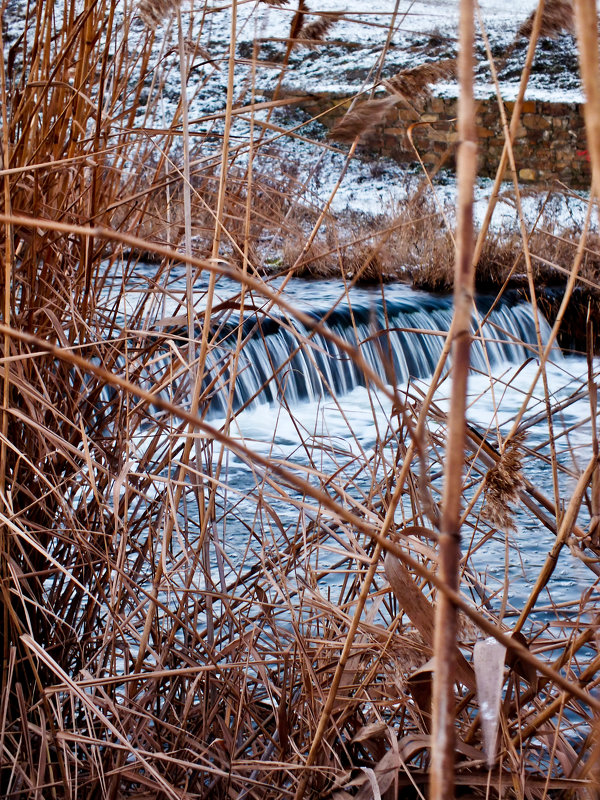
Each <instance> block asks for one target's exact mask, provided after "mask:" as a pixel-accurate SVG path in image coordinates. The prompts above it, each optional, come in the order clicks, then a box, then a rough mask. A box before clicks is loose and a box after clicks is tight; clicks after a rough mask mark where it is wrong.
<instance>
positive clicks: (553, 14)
mask: <svg viewBox="0 0 600 800" xmlns="http://www.w3.org/2000/svg"><path fill="white" fill-rule="evenodd" d="M534 17H535V12H533V13H532V14H530V16H529V17H527V19H526V20H525V22H524V23H523V24H522V25H521V27H520V28H519V31H518V33H517V36H519V37H521V38H525V39H528V38H529V37H530V36H531V31H532V29H533V20H534ZM563 33H575V17H574V14H573V3H572V2H571V0H547V1H546V2H545V3H544V12H543V15H542V27H541V29H540V36H542V37H545V38H547V39H556V38H558V37H559V36H561V35H562V34H563Z"/></svg>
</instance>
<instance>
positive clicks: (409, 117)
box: [396, 108, 419, 122]
mask: <svg viewBox="0 0 600 800" xmlns="http://www.w3.org/2000/svg"><path fill="white" fill-rule="evenodd" d="M396 117H397V118H398V119H399V120H402V122H418V121H419V114H418V113H417V112H416V111H413V110H412V108H399V109H398V110H397V111H396Z"/></svg>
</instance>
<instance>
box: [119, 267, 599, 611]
mask: <svg viewBox="0 0 600 800" xmlns="http://www.w3.org/2000/svg"><path fill="white" fill-rule="evenodd" d="M278 285H279V284H277V283H274V284H272V288H277V286H278ZM204 289H205V287H203V286H202V285H199V286H197V292H198V296H197V300H198V302H197V304H196V307H197V309H201V308H202V304H203V299H202V298H203V292H204ZM217 294H218V297H217V300H218V302H219V303H221V306H222V307H223V306H224V307H226V309H227V310H226V311H223V312H221V313H220V314H217V315H213V320H215V321H214V322H213V326H212V328H211V335H212V339H213V342H214V346H213V348H212V350H211V353H210V358H209V361H208V364H209V369H208V371H207V374H206V375H205V380H204V384H205V387H207V392H208V393H209V395H210V400H209V401H208V407H207V408H206V409H205V411H206V416H207V418H208V420H209V422H210V424H211V425H212V426H213V427H215V428H220V427H222V426H224V425H225V411H226V408H227V405H228V403H229V402H231V405H232V408H233V410H234V412H237V413H235V416H234V417H233V419H232V421H231V422H230V425H229V433H230V435H231V436H233V437H234V438H235V439H236V441H238V442H241V443H243V444H244V445H245V446H246V447H247V448H248V449H249V451H250V452H254V453H257V454H260V455H262V456H265V457H269V458H271V459H278V460H279V461H280V462H282V463H283V464H284V465H285V466H286V467H289V468H291V469H293V470H297V471H298V473H299V474H301V475H302V476H304V477H306V478H307V479H308V480H309V482H312V483H313V484H319V483H320V484H321V485H322V484H323V481H326V480H327V478H328V476H330V477H333V476H335V481H336V484H337V485H339V486H343V487H344V492H345V493H346V495H347V497H348V499H349V502H355V503H357V504H360V503H362V502H363V501H364V503H365V505H368V503H369V502H375V504H376V503H377V491H381V482H382V481H383V478H384V476H385V473H386V470H389V466H390V465H389V463H388V464H386V463H385V457H386V456H385V453H386V445H385V442H386V441H389V443H390V451H392V450H393V451H394V452H395V451H396V450H397V449H398V441H397V422H398V419H397V417H395V416H394V414H393V408H392V404H393V387H392V385H391V384H395V388H396V389H397V391H398V393H399V395H397V397H398V396H400V397H401V398H403V402H406V403H414V402H416V401H418V399H419V398H420V397H422V396H423V394H424V393H425V392H426V390H427V388H428V381H429V379H430V378H431V376H432V373H433V371H434V369H435V366H436V364H437V361H438V358H439V356H440V353H441V351H442V347H443V344H444V334H445V333H446V332H447V330H448V328H449V325H450V322H451V316H452V300H451V298H450V297H440V296H432V295H429V294H426V293H423V292H416V291H413V290H411V289H410V288H408V287H406V286H403V285H390V286H386V287H385V289H384V290H381V289H380V288H377V289H368V288H353V289H351V290H350V291H346V289H345V287H344V285H343V284H342V283H336V282H334V281H314V282H305V281H299V280H298V281H290V282H289V283H287V284H286V286H285V289H284V291H283V295H282V296H283V297H285V299H286V300H287V301H288V302H289V303H290V304H291V306H292V307H294V308H296V309H298V310H299V311H301V312H303V313H304V315H305V316H304V317H303V319H302V321H299V320H298V319H297V318H296V317H295V315H293V314H291V313H284V312H283V311H281V310H280V309H278V308H277V305H274V304H273V303H270V302H268V301H265V298H264V297H260V296H258V295H252V294H246V296H245V299H244V309H245V310H244V311H243V312H241V311H240V303H239V284H237V283H235V282H233V281H229V280H227V279H222V280H220V281H219V283H218V289H217ZM131 297H132V295H131V294H130V299H131ZM491 305H492V300H491V299H489V298H484V297H483V298H479V299H478V301H477V312H476V313H474V315H473V332H474V334H475V340H474V344H473V348H472V364H473V373H472V376H471V379H470V383H469V396H470V402H469V411H468V422H469V424H470V425H471V426H472V427H473V428H474V429H475V430H477V431H478V432H479V433H480V434H482V435H483V436H485V438H486V440H487V441H488V442H489V443H490V444H492V445H493V446H498V442H499V436H500V435H503V436H504V435H506V434H507V433H508V432H509V430H510V429H511V426H512V422H513V420H514V418H515V415H516V414H517V413H518V412H519V410H520V409H521V406H522V405H523V404H524V403H525V405H526V410H525V413H524V416H523V420H522V422H521V426H520V427H521V429H523V430H525V431H526V437H527V438H526V444H525V446H526V448H527V454H526V455H525V457H524V472H525V475H526V477H527V478H528V479H529V480H530V481H531V483H532V484H533V485H534V486H535V487H536V488H537V489H538V490H540V491H541V492H542V493H543V494H545V495H546V496H547V497H548V498H553V497H554V489H553V478H552V469H551V465H550V458H549V455H550V447H549V435H548V420H547V416H546V401H545V396H544V387H543V382H542V380H541V378H540V377H539V375H538V363H539V362H538V359H537V352H538V351H537V345H536V332H535V325H534V317H533V312H532V309H531V307H530V306H529V305H528V304H526V303H522V302H517V301H516V300H515V299H514V298H512V300H509V301H502V302H501V303H499V304H497V305H495V306H494V307H493V308H491ZM180 310H181V308H180V307H177V306H173V307H170V308H169V307H167V308H165V309H163V311H165V313H167V314H169V313H171V312H180ZM482 321H483V325H482V326H481V327H479V325H480V323H481V322H482ZM540 328H541V337H542V341H547V337H548V334H549V326H548V324H547V322H546V321H545V320H543V319H541V320H540ZM199 333H200V328H199V329H198V331H197V334H199ZM330 334H331V335H330ZM168 335H169V337H170V338H171V347H170V349H169V350H167V349H165V355H164V358H163V359H160V360H159V361H158V362H156V363H154V364H153V370H154V373H153V374H152V375H148V376H147V379H148V384H149V385H150V384H151V383H153V382H154V384H156V382H159V381H160V380H162V379H163V378H165V377H167V376H168V374H169V370H173V361H174V359H173V355H172V350H173V347H174V346H175V347H176V346H181V348H182V349H181V352H182V353H183V354H184V355H185V352H186V348H187V339H186V334H185V328H181V327H177V326H173V325H172V326H171V327H170V328H169V329H168ZM238 341H241V343H242V346H241V348H239V355H238V356H237V363H236V360H235V359H236V356H235V352H236V343H237V342H238ZM349 348H350V349H352V348H356V349H357V350H358V351H360V354H361V356H362V357H363V359H364V360H365V361H366V362H367V364H368V366H369V367H370V369H371V370H372V372H373V373H374V374H375V375H376V376H378V378H379V379H380V381H381V383H382V384H384V385H387V386H388V390H387V391H386V390H385V389H382V388H380V389H376V388H375V389H374V388H373V385H372V382H371V383H369V381H367V380H366V379H365V375H364V373H363V372H362V371H361V370H360V369H359V368H358V367H357V366H356V364H355V363H354V362H353V360H352V358H351V357H350V355H349V352H348V350H349ZM586 372H587V364H586V361H585V359H583V358H581V357H576V356H569V357H565V356H563V355H562V354H561V352H560V350H558V348H556V349H555V351H554V353H553V356H552V362H551V363H550V364H549V365H547V369H546V375H547V381H548V391H549V398H548V400H549V402H550V404H551V405H552V406H553V407H554V408H555V413H554V414H553V417H552V421H553V426H554V436H555V439H556V447H557V455H558V462H559V467H560V469H559V473H558V483H559V488H560V497H561V501H562V503H563V505H564V504H566V503H568V500H569V498H570V494H571V490H572V487H573V486H574V484H575V482H576V480H577V476H578V472H579V470H580V469H581V468H582V466H583V465H585V463H586V461H587V459H588V458H589V457H590V455H591V439H590V424H589V415H590V406H589V400H588V398H587V396H586V393H585V392H581V387H582V386H583V387H585V380H586ZM234 375H235V380H233V376H234ZM181 381H182V382H183V383H185V381H186V378H185V377H183V376H182V378H181ZM449 390H450V385H449V381H448V380H446V379H445V378H443V379H442V381H441V383H440V386H439V387H438V389H437V391H436V394H435V407H436V409H437V410H438V412H439V413H438V421H437V422H436V421H435V419H434V420H432V422H431V423H430V425H429V431H430V434H431V435H432V436H433V439H434V440H435V439H436V436H440V437H441V438H442V440H443V435H444V434H443V412H444V411H445V410H447V407H448V400H447V398H448V394H449ZM169 391H172V389H170V390H169ZM529 392H531V397H530V398H529V399H527V395H528V393H529ZM183 396H188V397H189V387H188V388H187V390H186V391H185V392H184V395H183ZM586 420H587V422H586ZM219 458H220V459H221V460H222V468H221V470H222V471H221V474H220V481H221V486H222V487H223V488H222V490H220V491H219V494H218V502H217V506H218V507H217V513H216V523H215V531H214V534H213V535H214V537H215V539H216V540H217V541H218V542H220V544H221V546H222V547H223V550H224V552H225V554H226V562H227V563H228V564H229V565H230V566H231V568H232V570H235V569H237V568H238V567H239V565H240V564H241V563H242V562H243V561H244V562H247V560H248V559H249V560H250V563H251V562H252V559H255V560H256V559H260V558H264V557H265V553H269V552H270V553H274V552H277V551H279V550H281V549H282V548H283V546H284V543H285V542H289V540H291V539H293V538H294V537H297V536H298V535H299V534H298V531H299V529H300V528H302V526H305V527H306V525H307V524H308V523H309V522H310V520H311V519H314V517H315V515H316V514H319V515H320V519H325V521H327V515H326V514H325V515H323V512H322V511H317V509H316V507H315V508H312V507H310V508H309V507H305V508H303V509H302V510H301V511H300V512H299V506H301V502H300V501H298V503H290V502H289V498H290V497H291V498H295V499H298V498H299V495H298V494H297V493H295V492H294V490H292V489H290V488H289V487H286V490H285V491H286V492H287V496H286V495H285V493H282V492H280V491H278V487H277V485H276V482H277V480H278V478H276V477H275V476H274V475H271V476H270V475H269V472H268V470H267V471H266V472H265V470H264V469H263V468H262V467H261V466H260V465H259V464H252V463H251V462H250V461H249V459H248V458H242V457H239V456H238V455H235V454H234V453H233V452H231V451H223V452H221V450H220V447H219V446H218V445H217V444H216V443H215V445H214V453H213V459H214V460H215V461H216V460H217V459H219ZM428 469H429V477H430V480H431V485H432V491H433V495H434V497H435V499H436V501H439V500H440V496H441V489H442V476H443V441H439V442H437V444H436V446H434V448H433V450H432V451H431V452H430V453H428ZM417 471H418V470H417ZM483 474H484V473H479V474H477V473H476V472H475V470H474V469H473V471H472V473H471V475H470V476H469V479H468V481H467V483H468V484H469V485H470V488H469V489H467V491H466V497H467V498H469V497H471V496H472V494H473V492H474V491H475V490H476V489H477V485H478V484H479V483H481V480H482V476H483ZM269 481H270V482H269ZM378 487H379V488H378ZM382 499H383V498H382ZM480 503H481V500H479V501H478V504H477V505H476V507H475V508H476V510H477V509H478V508H479V507H480ZM313 506H314V504H313ZM265 508H267V510H265ZM185 513H186V515H187V516H188V518H189V516H194V515H198V510H197V508H194V504H193V500H191V501H190V502H189V503H188V505H187V506H186V512H185ZM409 517H411V509H410V502H409V499H408V498H407V501H406V503H404V504H403V505H402V506H401V507H400V508H399V510H398V512H397V519H396V521H397V523H398V525H399V526H402V525H403V524H404V523H405V522H406V520H408V519H409ZM586 521H587V520H586V512H585V510H584V512H583V513H582V515H581V519H580V521H579V522H580V525H582V526H583V527H585V524H586ZM515 524H516V530H515V531H514V532H512V533H510V534H504V533H502V532H495V533H493V532H492V531H490V529H489V528H487V527H486V526H485V525H484V526H483V527H479V528H477V527H475V528H472V527H469V526H466V527H465V529H464V532H463V549H464V551H465V553H466V552H467V551H468V552H469V556H468V558H467V559H466V560H465V568H467V569H468V570H469V571H470V573H471V574H472V575H474V576H477V580H478V581H479V584H480V590H481V591H483V592H484V593H485V596H486V597H487V598H488V599H489V602H490V603H491V605H492V606H493V607H495V608H498V607H499V605H500V603H501V601H502V597H503V596H505V598H506V601H507V608H506V615H507V617H510V616H511V615H512V614H515V613H516V609H518V608H519V607H521V606H522V604H523V601H524V600H525V598H526V597H527V595H528V593H529V591H530V589H531V586H532V585H533V582H534V581H535V579H536V577H537V575H538V573H539V570H540V568H541V565H542V564H543V561H544V558H545V556H546V554H547V552H548V550H549V548H550V547H551V546H552V542H553V534H552V533H551V532H550V531H549V530H548V529H547V528H546V527H544V525H543V524H542V523H541V522H540V521H539V519H537V518H536V517H535V516H534V515H533V514H532V513H531V512H530V511H528V510H527V509H526V508H525V507H523V506H522V505H520V504H519V508H518V509H515ZM334 527H335V526H333V528H334ZM333 528H332V530H333ZM342 554H343V546H341V545H340V543H339V542H336V541H335V537H334V538H333V539H332V540H331V541H329V542H323V544H322V546H321V547H320V548H319V549H318V563H311V565H310V571H311V574H315V575H317V574H320V575H321V576H322V577H321V578H319V579H318V580H320V581H321V584H320V586H319V588H320V590H321V591H332V590H335V588H336V582H339V580H340V575H339V574H338V573H337V572H336V571H335V569H332V567H333V565H335V564H336V563H337V562H338V561H339V559H340V557H341V555H342ZM311 558H313V559H314V558H315V551H314V550H313V551H311ZM307 569H308V566H307ZM591 578H593V576H592V575H591V573H590V572H589V570H588V569H587V568H586V567H585V566H584V565H583V564H582V563H581V562H580V561H578V560H577V559H574V558H573V557H572V556H571V555H570V553H569V552H568V550H567V549H566V548H565V552H564V553H563V555H561V558H560V560H559V564H558V567H557V569H556V570H555V573H554V576H553V578H552V581H551V582H550V584H549V587H548V588H549V594H548V593H545V594H544V596H543V598H540V600H539V601H538V607H539V609H540V610H539V612H537V614H536V615H534V616H533V617H532V619H537V620H538V622H543V621H544V620H550V619H556V617H557V612H556V611H555V610H553V609H551V608H550V606H549V603H550V598H551V600H552V602H554V603H565V604H575V606H574V607H569V608H567V610H566V611H565V615H566V616H565V619H566V618H567V617H569V616H570V615H572V614H573V612H574V609H575V613H576V610H577V605H576V604H577V602H578V601H579V599H580V595H581V588H582V586H583V585H590V582H591ZM560 615H561V612H558V616H559V617H560Z"/></svg>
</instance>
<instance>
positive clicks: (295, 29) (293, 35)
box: [289, 0, 310, 41]
mask: <svg viewBox="0 0 600 800" xmlns="http://www.w3.org/2000/svg"><path fill="white" fill-rule="evenodd" d="M308 11H310V9H309V7H308V6H307V5H306V0H298V9H297V10H296V13H295V14H294V17H293V19H292V24H291V25H290V36H289V38H290V39H291V40H292V41H293V40H294V39H297V38H298V34H299V33H300V30H301V29H302V26H303V25H304V15H305V14H306V13H307V12H308Z"/></svg>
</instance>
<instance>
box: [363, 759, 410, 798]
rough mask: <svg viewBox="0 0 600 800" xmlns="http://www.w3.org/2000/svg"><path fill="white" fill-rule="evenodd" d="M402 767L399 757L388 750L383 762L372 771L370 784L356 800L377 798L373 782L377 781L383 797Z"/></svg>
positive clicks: (366, 785)
mask: <svg viewBox="0 0 600 800" xmlns="http://www.w3.org/2000/svg"><path fill="white" fill-rule="evenodd" d="M401 766H402V762H401V760H400V757H399V755H398V754H397V753H395V752H394V751H393V750H388V752H387V753H386V754H385V755H384V756H383V758H382V759H381V761H380V762H379V763H378V764H376V765H375V768H374V769H373V770H370V772H371V773H372V774H370V775H369V783H368V784H365V785H364V786H363V787H362V789H361V790H360V791H359V793H358V794H357V795H356V800H372V798H373V797H375V796H376V791H375V786H374V785H373V780H375V781H376V786H377V790H378V791H379V796H380V797H381V795H382V794H384V793H385V792H386V791H387V790H388V789H389V788H390V786H391V785H392V783H393V782H394V780H395V778H396V775H397V774H398V770H399V769H400V768H401Z"/></svg>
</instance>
